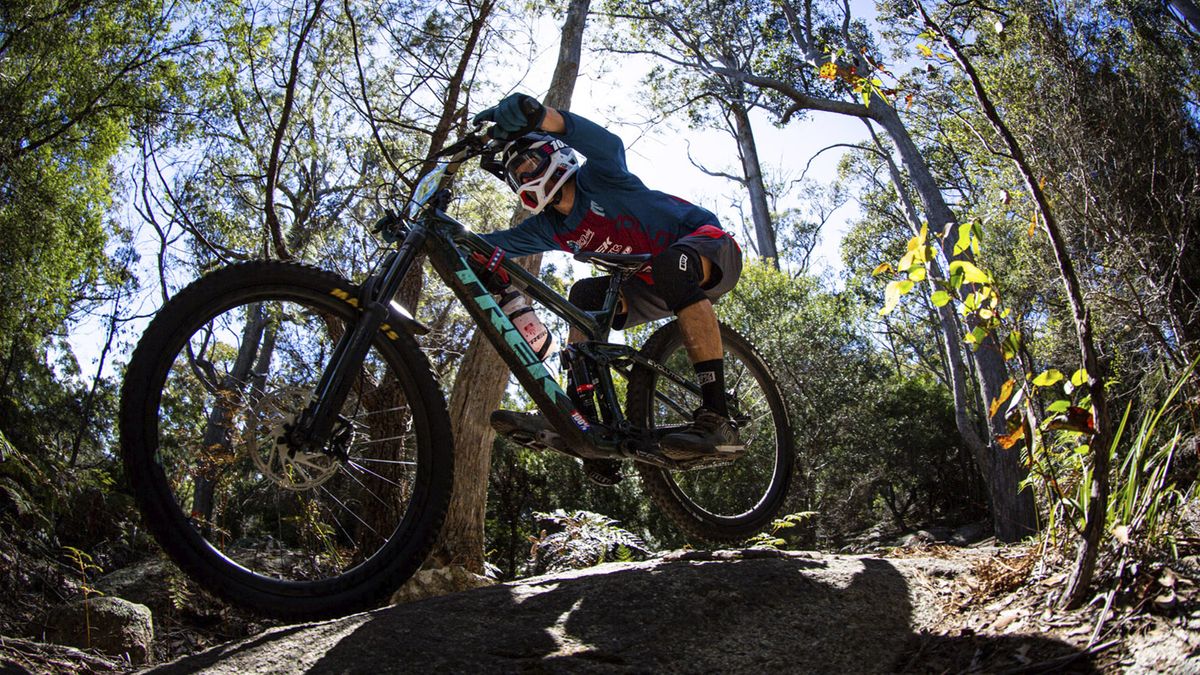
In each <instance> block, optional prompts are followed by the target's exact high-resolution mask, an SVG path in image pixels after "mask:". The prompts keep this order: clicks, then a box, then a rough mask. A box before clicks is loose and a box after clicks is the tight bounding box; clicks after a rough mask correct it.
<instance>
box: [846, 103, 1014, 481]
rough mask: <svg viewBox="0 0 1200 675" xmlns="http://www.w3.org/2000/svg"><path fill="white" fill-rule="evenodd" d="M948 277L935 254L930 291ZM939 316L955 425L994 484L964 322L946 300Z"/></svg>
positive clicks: (903, 197) (906, 206)
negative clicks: (976, 413)
mask: <svg viewBox="0 0 1200 675" xmlns="http://www.w3.org/2000/svg"><path fill="white" fill-rule="evenodd" d="M863 122H864V124H866V125H867V130H868V131H869V132H870V134H871V138H872V139H873V140H874V141H875V147H876V148H877V149H878V150H879V152H880V155H882V156H883V159H884V162H885V163H886V164H887V168H888V176H889V177H890V178H891V180H892V186H893V187H894V188H895V190H896V197H897V199H899V201H900V206H901V208H902V209H903V210H904V217H905V219H906V220H907V221H908V224H909V229H910V230H911V232H912V234H913V236H916V235H917V234H918V233H919V232H920V231H921V217H920V215H919V214H918V213H917V207H916V205H915V204H913V203H912V199H911V198H910V197H909V195H908V190H906V189H905V187H904V178H903V176H902V175H901V174H900V168H899V167H898V166H896V161H895V160H894V159H893V158H892V155H891V153H889V152H887V151H886V149H885V148H884V147H883V145H882V144H881V143H880V142H879V139H878V137H877V136H876V135H875V129H874V127H872V126H871V123H870V122H868V121H866V120H863ZM937 278H944V277H943V274H942V270H941V264H940V263H939V262H938V260H937V259H936V258H935V259H933V260H930V261H929V276H928V277H927V279H926V283H927V284H928V285H929V287H930V291H931V292H932V291H934V290H937V288H936V286H935V282H934V280H935V279H937ZM935 311H936V312H937V317H938V327H939V328H940V334H941V337H942V353H943V355H944V356H945V358H946V370H948V371H949V375H950V377H949V382H950V395H951V396H952V397H953V400H954V426H955V428H957V429H958V435H959V437H960V438H962V440H963V443H965V444H966V446H967V448H969V449H970V451H971V454H972V456H974V457H975V464H976V466H978V467H979V472H980V473H981V474H982V475H983V482H984V484H985V485H990V484H991V471H992V462H991V452H990V449H989V448H988V444H987V443H985V442H984V440H983V437H982V436H980V435H979V428H978V426H976V423H975V420H974V419H972V417H971V415H970V411H971V408H972V405H971V391H970V387H968V386H967V364H966V362H965V361H964V360H963V346H962V339H961V338H960V337H959V331H960V330H961V326H960V324H959V322H958V318H957V317H956V316H955V315H954V309H953V308H952V307H951V306H950V305H949V304H945V305H942V306H941V307H938V308H936V310H935Z"/></svg>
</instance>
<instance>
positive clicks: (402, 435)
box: [355, 433, 412, 446]
mask: <svg viewBox="0 0 1200 675" xmlns="http://www.w3.org/2000/svg"><path fill="white" fill-rule="evenodd" d="M411 435H412V433H407V434H401V435H399V436H389V437H387V438H376V439H374V440H370V441H363V442H361V443H355V445H356V446H363V445H375V444H376V443H387V442H388V441H394V440H397V439H405V438H408V437H409V436H411Z"/></svg>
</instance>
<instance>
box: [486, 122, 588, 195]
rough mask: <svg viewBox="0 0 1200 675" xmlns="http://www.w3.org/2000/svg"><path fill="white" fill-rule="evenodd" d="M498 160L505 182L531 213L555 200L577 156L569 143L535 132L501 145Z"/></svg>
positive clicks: (576, 160) (571, 173)
mask: <svg viewBox="0 0 1200 675" xmlns="http://www.w3.org/2000/svg"><path fill="white" fill-rule="evenodd" d="M501 161H502V163H503V164H504V180H505V182H507V183H508V186H509V187H510V188H512V191H513V192H515V193H517V197H519V198H520V200H521V205H522V206H524V207H525V209H526V210H527V211H529V212H530V213H541V212H542V210H543V209H545V208H546V207H547V206H549V205H551V204H553V203H555V202H557V201H558V199H559V198H560V197H561V193H560V191H561V190H562V186H563V185H565V184H566V182H567V180H568V179H570V177H571V176H572V175H574V173H575V172H576V171H578V170H579V157H578V156H576V155H575V151H574V150H572V149H571V147H570V146H569V145H567V144H566V143H563V142H562V141H560V140H558V139H557V138H555V137H553V136H550V135H547V134H542V133H536V132H535V133H530V134H525V135H524V136H522V137H520V138H518V139H516V140H513V141H511V142H510V143H509V144H508V145H506V146H504V151H503V153H502V155H501Z"/></svg>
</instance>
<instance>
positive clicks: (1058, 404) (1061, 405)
mask: <svg viewBox="0 0 1200 675" xmlns="http://www.w3.org/2000/svg"><path fill="white" fill-rule="evenodd" d="M1070 407H1071V402H1070V401H1068V400H1067V399H1065V398H1060V399H1058V400H1057V401H1055V402H1054V403H1051V404H1050V405H1048V406H1046V412H1050V413H1063V412H1067V408H1070Z"/></svg>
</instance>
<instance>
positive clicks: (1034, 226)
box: [1029, 211, 1038, 237]
mask: <svg viewBox="0 0 1200 675" xmlns="http://www.w3.org/2000/svg"><path fill="white" fill-rule="evenodd" d="M1037 224H1038V216H1037V211H1034V212H1033V218H1032V219H1031V220H1030V221H1029V236H1031V237H1032V236H1033V234H1034V233H1035V232H1037Z"/></svg>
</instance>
